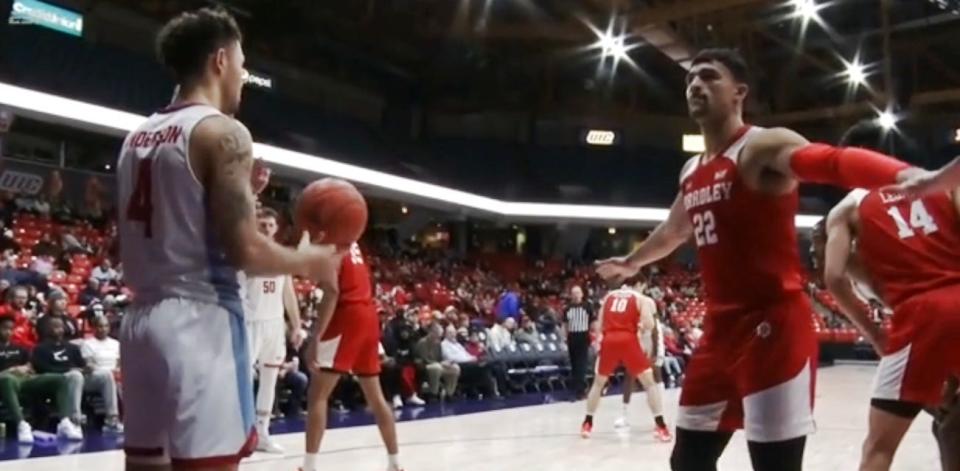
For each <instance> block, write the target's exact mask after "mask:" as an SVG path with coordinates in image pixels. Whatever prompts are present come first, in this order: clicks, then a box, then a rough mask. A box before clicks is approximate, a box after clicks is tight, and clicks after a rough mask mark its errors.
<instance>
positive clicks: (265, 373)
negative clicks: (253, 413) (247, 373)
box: [257, 366, 280, 432]
mask: <svg viewBox="0 0 960 471" xmlns="http://www.w3.org/2000/svg"><path fill="white" fill-rule="evenodd" d="M279 373H280V371H279V369H278V368H273V367H269V366H267V367H263V368H260V387H259V388H257V431H258V432H260V431H262V432H266V431H267V430H268V429H269V426H270V415H271V413H272V412H273V398H274V396H275V395H276V392H277V375H278V374H279Z"/></svg>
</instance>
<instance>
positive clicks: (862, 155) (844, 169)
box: [743, 128, 915, 189]
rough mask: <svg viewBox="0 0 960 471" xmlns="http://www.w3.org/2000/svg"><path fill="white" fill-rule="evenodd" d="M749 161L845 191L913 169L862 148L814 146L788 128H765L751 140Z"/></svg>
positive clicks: (874, 184) (877, 184) (899, 177)
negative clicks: (844, 189)
mask: <svg viewBox="0 0 960 471" xmlns="http://www.w3.org/2000/svg"><path fill="white" fill-rule="evenodd" d="M743 152H744V156H745V158H746V159H748V160H758V161H759V162H758V164H759V165H762V166H763V167H764V168H766V169H769V170H773V171H775V172H777V173H779V174H781V175H784V176H786V177H790V178H793V179H796V180H799V181H801V182H806V183H823V184H828V185H834V186H839V187H843V188H866V189H873V188H880V187H883V186H887V185H892V184H895V183H899V182H902V181H904V180H906V179H907V178H909V177H910V176H912V174H913V172H915V171H911V166H910V165H909V164H906V163H904V162H901V161H899V160H897V159H895V158H893V157H891V156H888V155H884V154H881V153H879V152H874V151H872V150H867V149H862V148H859V147H836V146H832V145H829V144H821V143H811V142H810V141H808V140H807V139H806V138H804V137H803V136H801V135H800V134H797V133H796V132H794V131H791V130H790V129H786V128H771V129H765V130H763V131H761V132H760V133H758V134H757V136H756V137H754V138H753V139H750V141H748V143H747V145H746V148H745V149H744V151H743Z"/></svg>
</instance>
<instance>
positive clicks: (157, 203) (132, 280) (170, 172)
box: [117, 104, 242, 310]
mask: <svg viewBox="0 0 960 471" xmlns="http://www.w3.org/2000/svg"><path fill="white" fill-rule="evenodd" d="M221 114H222V113H221V112H220V111H219V110H217V109H216V108H213V107H211V106H206V105H199V104H182V105H178V106H174V107H170V108H167V109H165V110H161V111H159V112H157V113H154V114H153V115H152V116H150V117H149V118H148V119H147V120H146V122H144V123H143V124H142V125H140V127H139V128H137V129H136V130H135V131H133V132H131V133H130V134H128V135H127V137H126V139H124V142H123V147H122V148H121V150H120V159H119V162H118V164H117V190H118V191H117V193H118V197H119V205H118V206H117V208H118V213H119V223H118V232H119V236H120V260H121V261H122V262H123V269H124V270H123V271H124V277H125V281H126V283H127V285H128V286H129V287H130V288H131V289H132V290H133V292H134V302H135V303H137V304H150V303H155V302H159V301H161V300H163V299H167V298H185V299H193V300H197V301H201V302H209V303H220V304H223V303H229V304H230V305H234V306H236V309H238V310H239V309H242V307H241V306H240V302H241V299H240V287H239V283H238V280H237V270H236V268H235V267H233V266H231V265H230V263H229V262H227V260H226V257H225V255H224V251H223V249H222V247H221V246H220V242H219V241H218V240H217V237H216V234H215V233H214V232H213V227H212V223H211V215H210V209H209V208H208V207H207V201H206V192H205V190H204V188H203V185H202V184H201V183H200V182H199V181H198V180H197V177H196V175H195V174H194V173H193V169H191V168H190V161H189V158H188V155H187V154H188V150H189V148H190V135H191V133H192V132H193V128H194V127H195V126H196V125H197V123H199V122H200V121H202V120H203V119H205V118H208V117H211V116H218V115H221Z"/></svg>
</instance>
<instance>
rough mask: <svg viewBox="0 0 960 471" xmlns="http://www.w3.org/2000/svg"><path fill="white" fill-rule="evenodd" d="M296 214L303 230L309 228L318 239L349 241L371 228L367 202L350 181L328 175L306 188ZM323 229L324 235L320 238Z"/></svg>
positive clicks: (312, 236) (328, 242)
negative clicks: (368, 219)
mask: <svg viewBox="0 0 960 471" xmlns="http://www.w3.org/2000/svg"><path fill="white" fill-rule="evenodd" d="M295 218H296V224H297V227H298V228H299V229H300V231H301V232H302V231H304V230H306V231H308V232H309V233H310V236H311V238H313V240H314V242H319V243H324V244H336V245H348V244H352V243H354V242H356V241H357V240H359V239H360V236H361V235H363V231H364V230H365V229H366V228H367V202H366V201H365V200H364V199H363V195H361V194H360V192H359V191H357V188H356V187H354V186H353V185H351V184H350V182H347V181H346V180H340V179H337V178H324V179H321V180H317V181H315V182H313V183H311V184H309V185H307V187H306V188H304V189H303V193H301V194H300V199H299V200H298V201H297V208H296V214H295ZM320 232H323V239H321V240H317V235H318V234H319V233H320Z"/></svg>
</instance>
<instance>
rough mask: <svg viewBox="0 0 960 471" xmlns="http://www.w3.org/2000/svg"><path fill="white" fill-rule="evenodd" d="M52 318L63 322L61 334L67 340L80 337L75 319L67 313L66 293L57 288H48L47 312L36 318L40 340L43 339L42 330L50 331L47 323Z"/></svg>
mask: <svg viewBox="0 0 960 471" xmlns="http://www.w3.org/2000/svg"><path fill="white" fill-rule="evenodd" d="M54 319H57V320H59V321H60V323H61V324H63V336H64V337H65V338H66V339H67V340H73V339H75V338H78V337H80V334H81V332H80V328H79V327H78V326H77V321H76V320H74V319H73V318H71V317H70V316H69V315H68V314H67V294H66V293H64V292H63V291H60V290H59V289H54V290H50V295H49V296H48V299H47V312H46V314H44V315H42V316H40V318H39V319H37V334H39V337H40V340H41V341H43V340H45V339H44V337H43V336H44V332H51V330H50V325H49V324H50V322H51V321H53V320H54Z"/></svg>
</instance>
